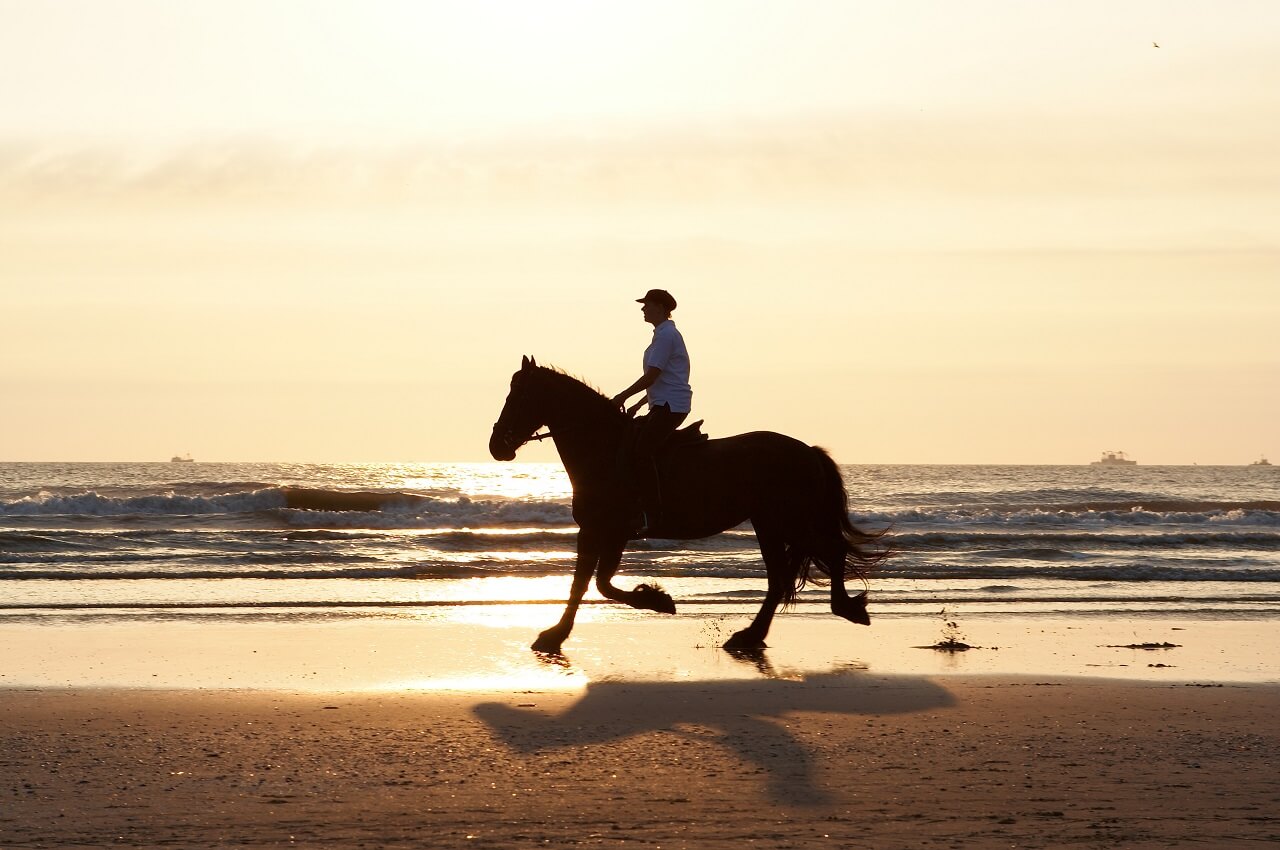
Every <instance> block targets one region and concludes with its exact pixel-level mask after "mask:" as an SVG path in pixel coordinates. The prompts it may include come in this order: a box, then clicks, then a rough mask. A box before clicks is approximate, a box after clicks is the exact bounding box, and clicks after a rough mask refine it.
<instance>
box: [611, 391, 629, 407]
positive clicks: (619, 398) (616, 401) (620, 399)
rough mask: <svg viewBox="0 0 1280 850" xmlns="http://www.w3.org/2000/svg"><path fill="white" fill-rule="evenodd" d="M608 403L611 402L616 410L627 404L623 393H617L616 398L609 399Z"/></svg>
mask: <svg viewBox="0 0 1280 850" xmlns="http://www.w3.org/2000/svg"><path fill="white" fill-rule="evenodd" d="M610 401H612V402H613V406H614V407H616V408H618V409H622V406H623V405H624V404H626V402H627V396H626V394H625V393H618V394H617V395H616V396H614V397H613V398H612V399H610Z"/></svg>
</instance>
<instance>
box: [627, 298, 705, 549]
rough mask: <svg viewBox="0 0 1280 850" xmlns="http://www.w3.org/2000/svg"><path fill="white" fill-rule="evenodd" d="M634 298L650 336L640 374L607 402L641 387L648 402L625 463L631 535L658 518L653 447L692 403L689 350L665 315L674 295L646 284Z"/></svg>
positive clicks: (645, 533) (659, 490)
mask: <svg viewBox="0 0 1280 850" xmlns="http://www.w3.org/2000/svg"><path fill="white" fill-rule="evenodd" d="M636 301H637V302H638V303H640V304H641V305H643V306H642V308H641V313H642V315H643V316H644V320H645V321H646V322H648V323H649V324H651V325H653V340H652V341H651V342H650V343H649V347H648V348H646V349H645V351H644V360H643V368H644V374H642V375H641V376H640V377H639V378H637V379H636V380H635V382H634V383H632V384H631V386H629V387H627V388H626V389H625V390H623V391H622V392H620V393H618V394H617V395H616V396H614V397H613V403H614V404H616V405H618V407H620V408H622V407H625V405H626V403H627V399H629V398H631V396H633V395H635V394H636V393H638V392H640V391H641V390H644V391H645V400H644V401H645V403H647V404H648V405H649V413H648V414H647V415H645V416H643V417H641V419H640V420H639V422H638V423H637V430H636V437H635V442H634V444H633V445H632V448H631V457H630V462H629V464H628V467H629V469H628V471H629V472H630V473H631V478H632V482H633V485H634V486H635V487H636V489H637V491H638V494H639V497H640V510H641V515H640V517H638V520H637V522H635V523H634V525H635V526H636V531H635V535H636V536H637V537H647V536H648V535H649V531H650V529H653V528H657V527H658V526H659V525H661V523H662V487H661V484H660V482H659V478H658V451H659V450H660V449H661V448H662V444H663V443H665V442H666V441H667V438H668V437H670V436H671V435H672V434H673V433H675V430H676V429H677V428H679V427H680V425H681V423H683V422H684V420H685V418H686V417H688V415H689V411H690V409H691V408H692V406H693V389H692V388H691V387H690V386H689V350H688V349H687V348H686V347H685V344H684V337H683V336H681V334H680V331H679V330H678V329H677V328H676V323H675V322H674V321H672V319H671V312H672V311H673V310H675V309H676V299H675V298H673V297H672V295H671V293H670V292H667V291H666V290H665V289H650V290H649V291H648V292H646V293H645V294H644V297H643V298H637V299H636ZM639 406H640V405H639V404H637V405H636V406H635V408H638V407H639ZM635 408H633V409H635Z"/></svg>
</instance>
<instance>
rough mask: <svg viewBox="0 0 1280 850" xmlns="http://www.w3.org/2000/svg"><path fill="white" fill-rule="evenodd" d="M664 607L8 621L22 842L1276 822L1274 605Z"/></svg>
mask: <svg viewBox="0 0 1280 850" xmlns="http://www.w3.org/2000/svg"><path fill="white" fill-rule="evenodd" d="M660 622H661V623H665V625H657V626H655V625H654V624H653V623H652V622H649V623H645V622H644V621H642V620H631V619H628V618H612V619H611V618H602V619H600V620H597V621H596V622H594V623H587V624H584V627H583V628H582V629H581V630H580V631H579V632H578V633H575V639H574V640H575V642H574V643H573V644H572V645H571V646H570V647H567V650H568V651H569V652H570V655H569V660H568V661H562V662H560V663H550V662H547V661H539V660H537V659H536V658H534V657H532V656H531V655H530V654H529V653H528V652H527V650H524V649H523V646H524V642H525V640H526V639H527V638H528V637H529V635H528V634H526V631H527V628H526V625H525V624H520V623H513V624H511V625H509V626H504V627H497V626H493V625H492V624H489V625H484V624H472V626H473V627H472V628H460V627H459V623H457V622H454V623H452V624H449V623H438V624H436V625H435V626H432V625H430V624H427V623H420V624H418V626H419V629H418V631H417V632H412V631H410V630H406V629H405V628H404V624H400V623H376V622H371V623H365V624H363V628H351V627H350V626H351V624H344V625H342V626H341V627H340V628H339V627H338V626H336V625H330V626H321V627H317V628H316V630H315V631H308V627H299V626H272V627H266V626H262V627H260V628H259V627H256V626H251V625H247V624H241V625H233V626H223V627H220V628H215V627H214V626H213V625H212V624H208V625H206V626H205V627H204V628H203V629H202V628H200V627H199V626H198V625H192V624H186V625H184V626H181V627H178V626H175V625H168V626H165V625H163V624H162V625H161V626H158V627H156V628H155V629H152V628H150V627H144V626H141V625H137V624H134V625H130V624H115V625H111V624H102V625H101V626H93V627H86V626H83V625H80V626H66V627H50V626H39V627H35V626H27V627H25V628H20V627H16V626H6V627H4V629H3V630H0V631H3V632H4V634H0V638H2V639H4V640H5V643H4V645H5V647H6V657H5V659H4V662H5V680H4V682H5V684H6V687H4V688H0V799H3V800H4V805H3V806H0V846H2V847H5V848H21V847H71V846H93V847H100V846H130V847H157V846H178V847H192V848H200V847H214V846H228V845H241V846H259V847H287V846H293V847H319V846H324V847H339V848H347V847H351V848H355V847H370V848H397V847H428V846H429V847H504V848H505V847H515V846H550V847H564V846H571V845H586V846H636V847H654V848H656V847H666V848H683V847H688V848H704V847H713V848H714V847H726V848H727V847H743V846H750V847H810V846H812V847H866V848H893V847H982V848H986V847H1042V848H1058V847H1064V846H1079V847H1126V848H1131V847H1136V848H1148V847H1149V848H1167V847H1180V846H1187V847H1191V846H1195V847H1214V848H1220V847H1235V846H1240V847H1246V846H1247V847H1256V846H1264V845H1267V844H1268V843H1276V842H1278V841H1280V774H1278V773H1277V771H1276V770H1275V766H1276V764H1277V763H1280V724H1278V723H1277V722H1276V717H1277V716H1278V715H1280V686H1278V685H1277V684H1275V682H1276V681H1277V677H1276V670H1275V665H1276V664H1277V663H1280V662H1277V661H1276V660H1274V659H1269V658H1267V655H1268V648H1269V647H1274V646H1275V645H1276V643H1275V640H1274V638H1275V628H1276V627H1275V625H1274V624H1271V623H1269V622H1266V621H1262V622H1217V623H1215V622H1205V623H1180V624H1171V623H1162V622H1158V621H1141V622H1134V623H1113V622H1110V621H1105V622H1102V623H1099V624H1094V625H1093V626H1091V627H1090V628H1089V629H1088V630H1087V632H1086V634H1085V636H1082V637H1079V638H1075V637H1072V635H1073V634H1074V630H1073V623H1070V622H1049V621H1035V620H1023V621H1008V620H1005V621H992V622H990V623H982V622H978V621H975V622H973V623H971V624H969V626H968V628H967V637H968V639H969V642H971V643H974V644H994V643H995V640H996V639H999V640H1000V641H1001V642H1002V644H1003V645H1002V646H1001V649H999V650H994V649H986V650H972V651H970V652H967V653H960V654H956V655H952V654H947V653H940V652H935V651H933V650H919V649H915V648H914V647H915V645H919V644H923V643H925V642H926V640H924V639H925V638H936V637H937V632H938V629H937V626H936V624H935V623H932V622H920V623H914V622H906V621H903V622H898V623H896V624H895V623H894V622H893V621H886V622H883V623H877V626H873V628H872V629H862V630H858V631H853V632H851V631H850V629H853V627H852V626H844V625H843V624H839V623H828V622H827V621H825V620H818V619H813V620H812V621H811V622H810V621H807V620H806V618H793V619H792V621H791V622H790V623H789V624H787V625H786V626H785V627H783V628H779V629H778V631H777V632H776V633H775V638H776V642H777V646H776V647H775V648H774V649H772V650H769V651H768V652H766V653H764V654H763V655H759V656H755V657H734V656H730V655H728V654H727V653H724V652H723V651H721V650H718V649H716V648H715V647H714V646H713V645H709V641H708V642H707V644H708V645H703V644H702V643H700V642H701V641H702V639H703V636H705V637H707V638H710V637H712V635H711V632H712V631H714V630H713V629H711V628H710V627H709V626H708V625H707V623H705V622H704V623H701V624H698V623H692V622H686V623H682V622H681V621H679V620H665V621H660ZM781 624H782V621H780V625H781ZM1074 625H1079V624H1078V623H1076V624H1074ZM878 627H879V628H878ZM877 628H878V630H877ZM94 629H100V630H101V631H100V632H94V631H93V630H94ZM1175 630H1176V631H1175ZM19 632H21V633H22V634H25V635H27V637H26V638H25V640H26V642H25V643H23V642H22V641H17V642H16V643H15V642H14V641H16V640H17V636H18V634H19ZM1135 632H1136V635H1135ZM112 635H114V638H111V639H110V640H106V639H107V638H108V637H110V636H112ZM237 635H238V637H236V636H237ZM414 635H417V637H415V636H414ZM833 636H835V637H838V638H839V639H840V640H842V641H843V644H842V645H840V646H839V647H837V648H833V647H832V646H831V644H832V642H833V640H832V639H833ZM1171 636H1176V638H1175V639H1174V640H1170V641H1168V642H1176V643H1180V644H1182V646H1180V647H1177V648H1167V649H1162V650H1140V649H1139V650H1135V649H1126V648H1114V647H1109V646H1107V644H1117V645H1123V644H1128V643H1144V642H1151V643H1160V642H1166V639H1167V638H1170V637H1171ZM1135 637H1136V639H1135ZM339 638H341V640H340V639H339ZM10 639H13V640H10ZM95 641H96V643H94V642H95ZM104 641H105V642H104ZM272 641H274V643H273V642H272ZM419 641H421V642H419ZM691 641H693V643H691ZM1250 641H1253V642H1254V643H1252V644H1250V643H1249V642H1250ZM76 642H78V645H79V646H80V647H81V650H80V652H78V653H73V657H70V658H65V657H63V658H61V660H57V658H56V657H57V656H58V654H59V653H65V652H66V651H67V650H68V648H69V647H71V646H73V645H75V643H76ZM1018 643H1020V644H1021V648H1020V649H1019V648H1016V647H1015V644H1018ZM143 645H149V647H150V650H149V652H146V653H144V654H143V656H144V657H139V652H140V649H139V647H140V646H143ZM1232 645H1235V646H1237V647H1239V648H1240V650H1241V651H1240V653H1239V656H1240V657H1239V658H1238V659H1237V660H1236V661H1234V662H1233V663H1223V661H1224V658H1225V656H1224V655H1223V654H1222V652H1221V651H1222V650H1226V649H1229V648H1230V647H1231V646H1232ZM38 647H43V649H38ZM95 647H96V648H95ZM468 647H470V648H468ZM824 647H825V648H824ZM20 653H21V654H20ZM1250 653H1255V654H1256V657H1255V655H1251V654H1250ZM507 655H510V657H509V658H508V657H507ZM414 658H416V659H417V661H416V662H414V660H413V659H414ZM255 659H257V660H255ZM302 659H305V660H306V661H307V662H309V663H308V664H306V665H305V667H306V668H307V669H302V668H297V669H293V668H291V667H289V665H290V664H292V663H299V662H300V661H301V660H302ZM997 659H999V660H997ZM55 661H56V662H57V663H55ZM1093 664H1100V665H1101V666H1098V667H1096V668H1095V667H1090V666H1089V665H1093ZM1149 664H1164V665H1166V666H1163V667H1153V666H1147V665H1149ZM42 665H45V667H46V669H45V672H44V674H43V675H44V676H45V679H44V680H39V681H37V680H38V679H39V675H37V673H38V670H37V669H36V668H40V667H41V666H42ZM49 665H52V666H49ZM993 667H997V668H1002V669H992V668H993ZM1215 669H1221V670H1224V671H1225V672H1226V674H1227V675H1225V676H1222V677H1215V676H1214V675H1213V672H1214V670H1215ZM529 670H534V671H537V672H536V675H530V674H529V673H528V671H529ZM1082 670H1084V671H1088V670H1096V671H1097V673H1099V674H1104V675H1105V676H1106V677H1107V678H1098V677H1096V675H1095V677H1092V678H1090V677H1086V676H1081V675H1079V673H1080V671H1082ZM459 671H467V672H465V673H459ZM228 678H229V681H228ZM144 679H145V680H149V682H150V683H152V684H154V685H155V686H154V687H140V686H139V683H140V682H142V681H143V680H144ZM126 682H131V683H132V684H126ZM289 683H292V684H289Z"/></svg>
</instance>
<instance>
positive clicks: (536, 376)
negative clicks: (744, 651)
mask: <svg viewBox="0 0 1280 850" xmlns="http://www.w3.org/2000/svg"><path fill="white" fill-rule="evenodd" d="M631 421H632V420H631V418H630V417H629V416H627V415H626V414H625V413H623V412H622V411H620V410H619V409H618V408H617V406H616V405H614V404H613V402H611V401H610V400H609V399H608V398H606V397H605V396H604V395H602V394H601V393H599V392H597V391H596V390H594V389H592V388H591V387H588V386H587V385H586V384H584V383H582V382H581V381H579V380H577V379H575V378H572V377H570V376H568V375H566V374H564V373H563V372H559V371H556V370H554V369H548V368H546V367H543V366H539V365H538V364H537V363H536V362H535V361H534V360H532V359H530V358H528V357H525V358H524V360H523V362H522V364H521V367H520V371H518V372H516V373H515V374H514V375H512V376H511V391H510V393H508V394H507V401H506V404H504V405H503V408H502V414H501V415H500V416H499V417H498V421H497V422H495V423H494V425H493V436H492V437H490V438H489V453H490V454H491V455H493V457H494V459H495V460H514V459H515V456H516V450H517V449H519V448H520V447H521V446H522V445H524V444H525V443H527V442H529V441H530V440H531V439H534V435H535V434H536V433H537V430H538V429H539V428H541V427H543V426H546V427H547V428H548V429H549V431H550V436H551V438H552V439H553V440H554V441H555V445H556V449H557V450H558V451H559V452H560V459H561V461H563V463H564V468H565V471H566V472H568V474H569V480H570V482H572V484H573V518H574V520H575V521H576V522H577V523H578V526H579V533H578V558H577V566H576V568H575V570H574V574H573V586H572V589H571V590H570V592H569V602H568V605H567V606H566V607H565V611H564V615H563V616H562V617H561V618H560V622H559V623H557V624H556V625H554V626H552V627H551V628H549V629H547V630H546V631H544V632H542V634H540V635H539V636H538V639H537V640H536V641H535V642H534V644H533V648H534V649H535V650H537V651H539V652H549V653H558V652H559V651H560V646H561V644H563V643H564V641H565V640H566V639H567V638H568V637H569V633H570V632H571V631H572V630H573V619H574V615H575V614H576V613H577V610H578V605H579V604H580V603H581V601H582V595H583V594H584V593H586V590H587V584H588V582H590V581H591V577H592V575H594V576H595V579H596V587H597V588H599V590H600V593H601V594H602V595H603V596H604V597H605V598H606V599H612V600H614V601H615V602H625V603H627V604H628V605H630V606H632V607H633V608H645V609H648V610H652V611H661V612H663V613H668V614H674V613H675V604H674V603H673V602H672V600H671V597H670V596H669V595H667V594H666V593H665V592H663V591H662V590H660V589H658V588H656V587H652V586H650V585H643V584H642V585H639V586H637V587H636V588H634V589H633V590H621V589H619V588H617V587H614V586H613V576H614V573H615V572H616V571H617V569H618V564H619V562H620V561H621V560H622V550H623V549H624V548H626V545H627V541H628V540H629V539H631V537H632V533H631V532H632V528H631V524H630V520H631V518H632V517H633V516H634V513H635V495H634V492H633V490H632V487H631V485H630V483H629V482H628V480H627V476H626V474H625V472H624V470H625V464H624V463H622V462H620V457H621V454H620V453H621V452H622V451H623V450H624V446H625V444H626V440H627V439H628V436H629V433H630V432H629V429H630V426H631ZM673 441H674V442H675V443H676V445H674V446H673V447H672V448H670V449H669V450H668V451H666V452H665V453H664V455H663V458H662V460H661V463H660V466H661V471H662V476H661V477H662V488H663V493H664V498H663V516H662V524H661V525H660V526H658V527H656V528H653V529H650V536H651V537H660V538H666V539H678V540H689V539H694V538H699V537H710V536H711V535H713V534H719V533H720V532H722V531H724V530H726V529H729V528H733V527H734V526H737V525H740V524H741V523H743V522H745V521H747V520H750V521H751V524H752V525H753V526H754V527H755V532H756V539H757V540H758V541H759V543H760V552H761V554H762V555H763V556H764V562H765V566H766V567H767V571H768V578H769V586H768V590H767V592H766V593H765V597H764V603H763V604H762V605H761V606H760V611H759V613H757V614H756V617H755V619H754V620H753V621H752V622H751V625H750V626H748V627H747V628H745V629H743V630H742V631H740V632H737V633H736V634H734V635H733V636H732V637H731V638H730V639H729V641H728V642H727V643H726V644H725V646H726V647H730V648H759V647H763V646H764V645H765V643H764V639H765V636H766V635H767V634H768V632H769V625H770V623H772V621H773V615H774V612H775V611H776V610H777V608H778V606H779V605H780V604H783V605H785V604H790V603H791V602H793V601H795V597H796V594H797V592H799V591H800V590H801V589H802V588H803V587H804V586H805V583H806V582H808V581H810V580H811V578H812V577H811V576H810V570H811V568H814V567H816V568H817V569H818V570H819V571H820V572H821V573H823V574H824V575H825V576H827V577H828V578H829V579H830V580H831V611H832V613H834V614H837V615H839V616H841V617H844V618H845V619H847V620H851V621H853V622H855V623H861V624H863V625H870V623H871V618H870V617H869V616H868V615H867V594H866V591H865V590H864V591H862V592H861V593H859V594H858V595H857V596H853V597H850V596H849V593H848V591H847V590H845V578H846V577H849V576H851V577H854V578H856V579H858V580H862V581H863V582H864V583H865V581H866V577H867V575H868V573H869V572H870V570H871V568H872V567H873V566H875V564H877V563H878V562H879V561H880V560H882V559H883V558H884V557H886V555H887V554H888V549H887V548H886V547H885V546H883V545H881V544H880V542H879V537H880V534H883V532H881V533H880V534H874V533H867V532H863V531H859V530H858V529H857V528H855V527H854V526H853V525H852V523H850V522H849V514H848V496H847V494H846V493H845V490H844V483H843V481H842V480H841V478H840V471H839V470H838V469H837V468H836V465H835V463H834V462H833V461H832V460H831V458H830V457H829V456H828V455H827V453H826V452H825V451H823V450H822V449H820V448H817V447H815V446H809V445H806V444H804V443H802V442H800V441H799V440H794V439H792V438H791V437H787V436H784V435H782V434H776V433H773V432H771V431H754V432H752V433H749V434H738V435H737V436H734V437H726V438H724V439H719V440H700V441H690V442H685V443H681V442H680V441H679V439H678V437H676V438H673Z"/></svg>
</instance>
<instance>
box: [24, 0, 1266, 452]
mask: <svg viewBox="0 0 1280 850" xmlns="http://www.w3.org/2000/svg"><path fill="white" fill-rule="evenodd" d="M0 23H2V25H0V103H3V104H4V105H5V108H4V109H3V110H0V299H2V300H0V303H2V304H3V305H4V312H3V317H4V329H5V331H4V333H3V334H2V335H0V363H3V364H4V367H3V368H2V369H0V405H2V407H0V413H2V415H0V460H9V461H25V460H31V461H76V460H85V461H89V460H102V461H110V460H138V461H143V460H166V459H167V458H168V457H169V456H170V455H173V454H178V453H190V454H192V455H193V456H195V457H196V459H197V460H207V461H298V462H307V461H314V462H343V461H350V462H361V461H405V462H413V461H471V460H485V459H487V457H488V455H487V440H488V436H489V429H490V425H491V424H492V422H493V421H494V419H496V417H497V415H498V412H499V410H500V408H501V405H502V400H503V398H504V396H505V394H506V389H507V382H508V381H509V378H510V375H511V373H512V372H513V371H514V370H515V369H516V368H517V367H518V366H519V363H520V358H521V356H522V355H525V354H529V355H534V356H536V357H537V358H538V361H539V362H540V363H545V364H551V365H556V366H558V367H560V368H562V369H564V370H565V371H568V372H570V373H572V374H575V375H578V376H580V377H582V378H583V379H584V380H586V381H587V382H588V383H590V384H592V385H594V386H596V387H598V388H600V389H601V390H603V391H604V392H606V393H607V394H609V395H612V394H614V393H616V392H618V391H620V390H621V389H623V388H624V387H626V386H627V385H628V384H630V383H631V382H632V381H633V380H634V379H635V378H636V377H638V376H639V374H640V371H641V367H640V357H641V353H642V351H643V349H644V347H645V345H646V344H647V342H648V338H649V334H650V330H651V329H650V327H649V326H648V325H646V324H644V322H643V320H642V318H641V316H640V306H639V305H638V304H636V303H635V300H634V299H636V298H638V297H639V296H640V295H641V294H643V293H644V292H645V291H646V290H647V289H649V288H652V287H659V288H665V289H668V290H670V291H671V292H672V293H673V294H674V295H675V296H676V298H677V299H678V300H679V301H680V307H679V308H678V309H677V310H676V313H675V319H676V322H677V325H678V326H679V327H680V328H681V330H682V332H683V333H684V336H685V339H686V342H687V344H688V347H689V349H690V354H691V360H692V364H693V375H692V383H693V388H694V411H693V418H701V419H705V420H706V424H705V426H704V430H706V431H708V432H709V433H711V434H712V435H713V436H723V435H728V434H732V433H738V432H741V431H748V430H757V429H768V430H777V431H782V432H784V433H788V434H791V435H793V436H795V437H798V438H800V439H803V440H805V441H807V442H810V443H814V444H818V445H822V446H825V447H826V448H828V449H829V450H831V451H832V453H833V455H834V456H835V457H836V459H837V460H838V461H840V462H844V463H1086V462H1088V461H1089V460H1093V459H1096V457H1097V456H1098V455H1099V454H1100V453H1101V452H1102V451H1103V450H1122V451H1125V452H1127V453H1128V455H1129V456H1130V457H1131V458H1134V459H1136V460H1138V461H1139V462H1140V463H1144V464H1147V463H1149V464H1190V463H1201V464H1241V463H1248V462H1249V461H1252V460H1256V459H1257V458H1258V457H1259V456H1260V455H1262V454H1268V453H1269V454H1270V455H1271V456H1273V457H1275V456H1280V428H1278V427H1277V425H1276V423H1277V422H1280V392H1277V389H1280V343H1277V341H1276V339H1277V337H1276V331H1275V329H1276V327H1278V326H1280V156H1277V154H1276V151H1278V150H1280V95H1278V94H1277V92H1280V54H1277V53H1276V50H1275V39H1276V37H1277V35H1278V34H1280V4H1276V3H1274V2H1270V0H1263V2H1245V0H1215V2H1199V0H1196V2H1185V1H1184V2H1179V1H1178V0H1108V1H1107V2H1091V0H1082V1H1080V2H1072V3H1030V2H1008V1H1007V0H966V2H955V0H936V2H924V1H923V0H894V2H889V1H888V0H883V2H882V1H881V0H866V2H856V3H855V2H815V1H814V0H799V2H795V1H794V0H793V2H749V0H737V2H696V0H695V1H694V2H680V3H675V2H671V3H668V2H654V0H649V2H644V3H624V2H618V3H598V2H553V0H546V2H539V3H528V2H523V0H505V2H499V1H498V0H492V1H491V2H476V0H472V2H458V3H445V2H422V0H419V1H418V2H408V1H407V0H406V2H368V0H366V2H336V0H297V2H281V0H251V1H250V2H239V1H238V0H219V2H175V1H174V0H154V2H143V0H113V2H100V0H62V2H58V3H30V2H12V0H0ZM520 459H521V460H532V461H553V460H555V455H554V450H553V449H552V448H551V447H550V446H546V445H539V446H529V447H526V448H525V449H524V450H522V452H521V455H520Z"/></svg>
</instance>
